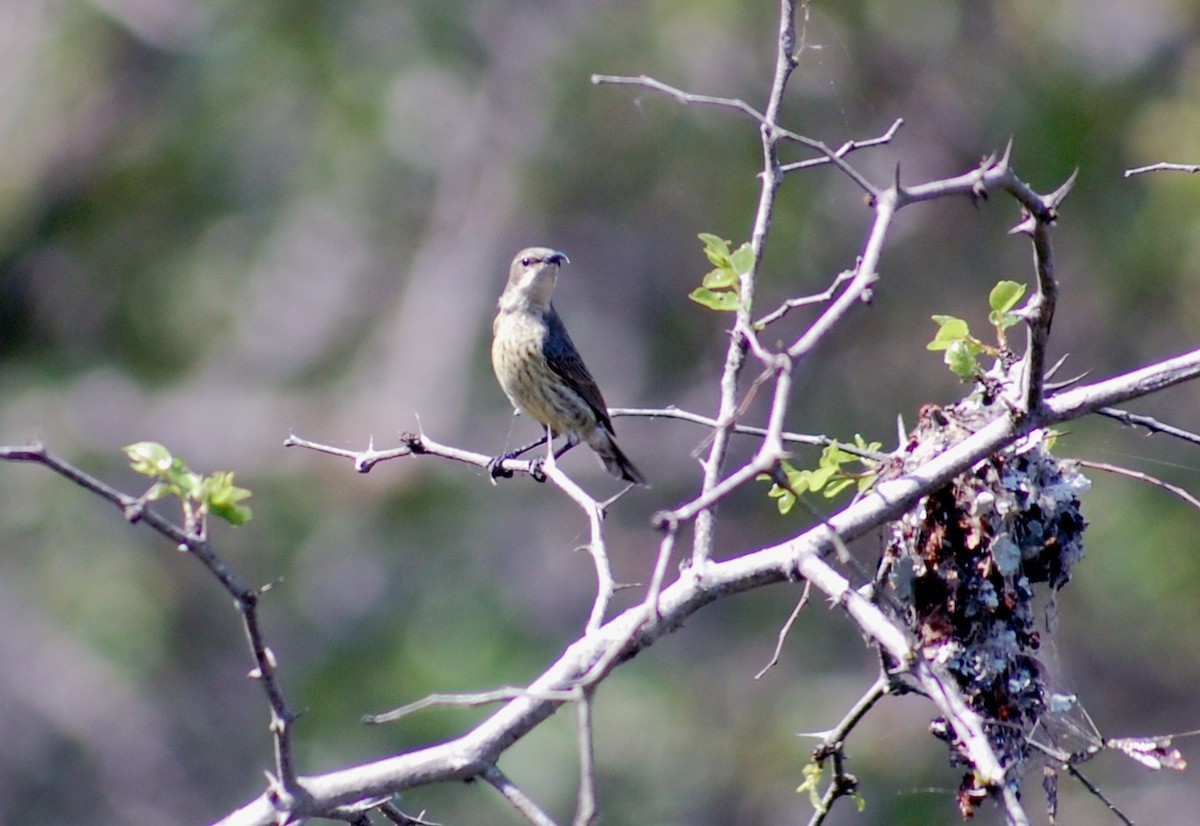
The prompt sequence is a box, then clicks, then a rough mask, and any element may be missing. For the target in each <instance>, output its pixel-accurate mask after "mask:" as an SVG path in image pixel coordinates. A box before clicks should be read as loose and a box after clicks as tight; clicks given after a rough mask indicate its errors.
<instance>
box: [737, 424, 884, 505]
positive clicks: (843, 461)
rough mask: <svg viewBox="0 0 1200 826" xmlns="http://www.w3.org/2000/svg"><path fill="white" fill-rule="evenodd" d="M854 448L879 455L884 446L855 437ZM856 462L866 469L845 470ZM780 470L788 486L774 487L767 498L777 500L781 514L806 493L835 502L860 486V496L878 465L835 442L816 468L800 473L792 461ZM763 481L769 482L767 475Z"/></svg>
mask: <svg viewBox="0 0 1200 826" xmlns="http://www.w3.org/2000/svg"><path fill="white" fill-rule="evenodd" d="M854 446H855V447H857V448H858V449H859V450H860V451H862V452H871V453H877V452H879V450H880V449H881V448H882V447H883V443H882V442H870V443H868V442H867V441H866V440H865V439H863V437H862V436H860V435H858V434H855V436H854ZM853 462H857V463H859V464H861V465H863V466H864V467H865V468H866V470H864V471H858V472H854V471H851V470H850V469H848V468H847V467H845V466H846V465H848V464H851V463H853ZM779 469H780V471H781V472H782V473H783V475H784V476H785V477H786V479H787V485H786V486H782V485H780V484H779V483H778V482H776V483H775V484H773V485H771V489H770V490H769V491H767V496H769V497H771V498H772V499H774V500H776V504H777V505H778V506H779V512H780V513H781V514H787V513H789V512H790V511H791V509H792V506H793V505H795V504H796V497H797V496H798V495H800V494H803V493H820V494H822V495H823V496H824V497H825V498H826V499H832V498H833V497H835V496H837V495H838V494H839V493H841V492H842V491H844V490H846V488H848V487H850V486H851V485H857V488H858V491H859V492H860V493H861V492H862V491H865V490H866V489H867V488H869V487H870V486H871V485H872V484H873V483H874V481H875V463H874V462H872V461H871V460H869V459H864V458H863V457H862V456H860V455H858V454H857V453H850V452H849V451H847V450H845V449H843V448H842V447H841V445H840V444H838V443H837V442H834V443H833V444H831V445H829V446H828V447H826V448H825V449H824V450H822V451H821V459H820V461H819V462H817V467H816V468H815V469H812V470H809V469H804V470H797V469H796V468H795V467H794V466H793V465H792V464H791V463H790V462H787V461H783V462H780V463H779ZM759 478H760V479H770V478H771V477H770V476H768V475H766V474H764V475H763V476H760V477H759Z"/></svg>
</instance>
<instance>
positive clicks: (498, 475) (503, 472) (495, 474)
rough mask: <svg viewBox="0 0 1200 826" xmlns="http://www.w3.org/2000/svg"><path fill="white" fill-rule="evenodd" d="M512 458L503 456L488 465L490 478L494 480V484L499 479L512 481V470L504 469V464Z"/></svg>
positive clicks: (497, 457)
mask: <svg viewBox="0 0 1200 826" xmlns="http://www.w3.org/2000/svg"><path fill="white" fill-rule="evenodd" d="M511 458H512V456H509V455H507V454H503V455H500V456H496V457H495V458H493V459H492V460H491V461H489V462H488V463H487V471H488V476H490V477H491V478H492V482H495V481H496V480H497V479H511V478H512V475H513V472H512V469H511V468H506V467H504V463H505V462H506V461H508V460H509V459H511Z"/></svg>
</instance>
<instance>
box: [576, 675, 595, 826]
mask: <svg viewBox="0 0 1200 826" xmlns="http://www.w3.org/2000/svg"><path fill="white" fill-rule="evenodd" d="M582 693H583V696H582V697H580V698H579V701H578V702H576V703H575V714H576V728H577V732H576V736H577V738H578V747H579V793H578V794H577V795H576V803H575V820H574V826H591V825H592V824H593V823H595V822H596V820H597V815H598V809H597V807H596V751H595V742H594V741H595V738H594V737H593V729H592V692H591V690H590V689H584V690H583V692H582Z"/></svg>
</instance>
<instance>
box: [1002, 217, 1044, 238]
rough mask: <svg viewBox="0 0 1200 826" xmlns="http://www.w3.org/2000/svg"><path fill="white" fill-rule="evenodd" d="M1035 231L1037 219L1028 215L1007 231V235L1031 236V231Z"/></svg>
mask: <svg viewBox="0 0 1200 826" xmlns="http://www.w3.org/2000/svg"><path fill="white" fill-rule="evenodd" d="M1035 229H1037V218H1034V217H1033V216H1032V215H1030V214H1026V216H1025V218H1024V220H1022V221H1021V223H1019V224H1017V225H1016V226H1015V227H1013V228H1012V229H1010V230H1009V231H1008V234H1009V235H1033V231H1034V230H1035Z"/></svg>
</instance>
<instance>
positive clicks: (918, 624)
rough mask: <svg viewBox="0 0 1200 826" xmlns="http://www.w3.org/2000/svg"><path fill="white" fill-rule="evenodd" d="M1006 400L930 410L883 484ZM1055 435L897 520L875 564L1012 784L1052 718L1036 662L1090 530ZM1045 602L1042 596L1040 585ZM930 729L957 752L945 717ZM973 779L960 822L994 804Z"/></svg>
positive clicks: (1000, 409)
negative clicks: (1042, 724)
mask: <svg viewBox="0 0 1200 826" xmlns="http://www.w3.org/2000/svg"><path fill="white" fill-rule="evenodd" d="M998 415H1008V411H1007V409H1006V408H1005V407H1004V405H1003V404H1002V403H1000V402H996V401H993V402H991V403H987V402H984V401H980V400H978V399H967V400H965V401H963V402H960V403H959V404H956V405H954V406H951V407H947V408H941V407H935V406H927V407H925V408H924V409H923V410H922V411H921V416H920V421H919V422H918V424H917V426H916V428H915V429H914V430H913V432H912V433H911V435H910V437H909V441H908V444H907V445H906V447H905V450H903V451H901V456H900V458H898V459H897V460H895V461H894V462H893V464H892V465H890V466H889V467H888V468H886V469H885V471H884V473H883V474H881V476H882V477H885V478H886V477H890V476H899V475H902V474H903V473H904V472H905V471H906V470H907V469H909V468H912V467H916V466H918V465H920V464H921V463H923V462H925V461H927V460H928V459H929V458H931V457H932V456H934V455H936V454H937V453H940V452H941V451H943V450H944V449H945V448H946V447H948V446H950V445H952V444H954V443H956V442H959V441H961V440H962V439H963V438H964V437H965V436H967V435H969V434H971V433H973V432H975V431H976V430H978V429H979V428H981V427H983V426H984V425H986V424H987V423H988V422H990V421H992V420H993V419H994V418H995V417H996V416H998ZM1052 443H1053V438H1052V437H1051V436H1050V435H1049V434H1048V433H1047V432H1046V431H1044V430H1037V431H1034V432H1032V433H1030V434H1028V435H1027V436H1025V437H1023V438H1022V439H1020V440H1019V441H1017V442H1016V443H1014V444H1012V445H1011V446H1009V447H1008V448H1006V449H1005V450H1003V451H1001V452H999V453H997V454H995V455H993V456H991V457H989V458H987V459H984V460H982V461H980V462H979V463H978V464H976V465H975V466H974V467H973V468H971V469H970V470H969V471H967V472H966V473H964V474H962V475H961V476H959V477H957V478H956V479H954V480H953V481H952V482H950V483H949V484H947V485H946V486H944V487H942V488H941V489H939V490H937V491H934V492H933V493H931V494H929V495H928V496H926V497H924V498H923V499H921V500H920V501H919V502H918V503H917V504H916V506H915V507H913V509H912V510H910V511H909V512H908V513H907V514H906V515H905V516H903V517H902V518H901V519H899V520H898V521H896V522H895V523H893V525H892V527H891V536H890V537H889V542H888V545H887V547H886V550H885V551H884V557H883V562H882V564H881V566H880V575H879V583H880V585H881V592H882V594H883V595H885V599H884V600H883V601H884V602H886V603H888V604H890V605H891V606H892V607H893V608H896V609H898V610H900V612H901V613H902V615H903V619H904V621H905V623H906V624H907V626H908V627H909V629H910V631H911V632H912V634H913V635H914V638H915V641H916V646H915V648H916V650H917V651H918V653H919V655H920V656H922V657H924V658H925V659H926V660H928V661H929V662H931V663H933V664H935V665H937V666H939V667H940V669H941V670H943V671H944V672H947V673H949V674H950V675H951V676H953V678H954V679H955V680H956V681H957V682H958V685H959V687H960V688H961V690H962V692H963V695H964V696H965V698H966V700H967V702H968V703H969V704H970V705H971V707H972V708H974V709H975V711H977V712H978V713H979V714H980V715H981V716H982V717H983V718H984V720H985V721H987V724H986V731H987V734H988V737H989V739H990V740H991V743H992V747H993V749H994V750H995V752H996V755H997V757H998V758H999V759H1000V760H1001V762H1002V763H1003V764H1004V765H1005V766H1006V767H1007V768H1009V769H1010V771H1009V772H1008V775H1007V776H1008V778H1009V781H1008V782H1010V783H1013V784H1016V783H1017V782H1018V778H1019V775H1020V767H1021V764H1022V763H1024V761H1025V760H1026V759H1027V758H1028V756H1029V751H1030V747H1029V745H1028V742H1027V739H1026V738H1027V735H1028V733H1029V732H1030V731H1031V730H1032V728H1033V727H1034V726H1035V725H1036V724H1037V722H1038V720H1039V719H1041V717H1042V716H1043V714H1044V713H1046V710H1047V697H1048V696H1049V689H1048V687H1047V685H1046V675H1045V669H1044V668H1043V666H1042V664H1041V663H1040V662H1039V661H1038V659H1037V657H1036V656H1035V654H1036V652H1037V650H1038V648H1039V645H1040V638H1039V626H1040V627H1042V628H1045V627H1047V626H1048V624H1049V619H1048V618H1047V617H1046V614H1047V613H1048V611H1050V610H1051V609H1052V606H1053V597H1054V594H1055V593H1056V592H1057V591H1058V590H1059V589H1060V588H1062V587H1063V586H1064V585H1066V584H1067V583H1068V582H1069V581H1070V579H1071V570H1072V567H1073V566H1074V564H1075V563H1076V562H1078V561H1079V559H1080V558H1081V557H1082V556H1083V530H1084V527H1085V526H1086V524H1087V523H1086V522H1085V520H1084V518H1083V516H1082V514H1081V512H1080V503H1079V496H1078V495H1079V493H1080V492H1082V491H1084V490H1086V489H1087V488H1088V486H1089V484H1090V483H1089V481H1088V480H1087V478H1086V477H1085V476H1084V475H1083V474H1082V473H1080V472H1079V469H1078V467H1077V466H1076V465H1075V464H1074V463H1072V462H1070V461H1067V460H1062V459H1059V458H1058V457H1056V456H1055V455H1054V454H1053V453H1052V452H1051V450H1050V448H1051V447H1052ZM1043 583H1044V584H1045V585H1046V586H1047V587H1046V588H1041V589H1037V590H1041V591H1043V592H1045V593H1047V594H1048V595H1049V599H1047V600H1044V601H1039V600H1037V599H1035V595H1036V591H1035V586H1038V585H1039V584H1043ZM933 731H934V733H935V734H936V735H938V736H940V737H942V738H943V739H945V740H946V741H947V742H948V743H950V744H951V745H952V755H953V757H952V759H953V760H954V761H955V762H956V763H964V762H965V760H964V758H963V756H962V755H961V754H959V753H958V752H957V751H954V750H953V744H954V743H955V737H954V734H953V731H951V730H950V726H949V724H948V723H947V722H946V721H945V720H942V719H939V720H935V721H934V722H933ZM987 793H988V792H987V789H985V788H983V787H982V786H981V785H980V782H979V780H978V779H977V778H976V777H975V775H974V773H972V772H967V773H966V775H965V776H964V778H963V782H962V784H961V785H960V787H959V795H958V800H959V806H960V809H961V810H962V812H963V814H964V815H965V816H970V815H971V814H973V813H974V809H975V807H976V806H977V804H978V802H979V801H981V800H983V799H984V798H986V797H987Z"/></svg>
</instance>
